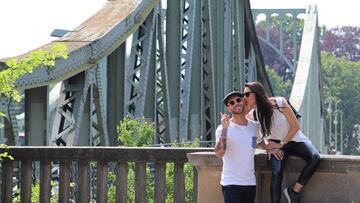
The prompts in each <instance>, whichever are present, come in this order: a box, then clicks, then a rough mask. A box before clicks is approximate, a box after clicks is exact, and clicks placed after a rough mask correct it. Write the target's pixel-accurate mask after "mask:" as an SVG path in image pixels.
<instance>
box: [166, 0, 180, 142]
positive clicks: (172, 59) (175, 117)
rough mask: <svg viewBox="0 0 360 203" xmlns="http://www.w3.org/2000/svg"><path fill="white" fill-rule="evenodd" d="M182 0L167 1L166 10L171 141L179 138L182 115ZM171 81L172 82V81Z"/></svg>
mask: <svg viewBox="0 0 360 203" xmlns="http://www.w3.org/2000/svg"><path fill="white" fill-rule="evenodd" d="M180 25H181V18H180V1H179V0H176V1H172V0H168V1H167V12H166V61H167V73H168V80H169V83H168V85H169V86H168V90H167V91H168V95H169V97H168V102H169V106H170V108H169V112H168V113H169V117H170V120H169V124H170V137H171V139H170V140H171V141H174V140H178V139H179V132H178V129H179V128H178V125H179V116H180V50H181V34H180V33H181V32H180V30H181V28H180ZM170 81H171V82H170Z"/></svg>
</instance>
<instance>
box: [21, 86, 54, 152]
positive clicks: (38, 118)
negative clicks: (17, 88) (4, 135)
mask: <svg viewBox="0 0 360 203" xmlns="http://www.w3.org/2000/svg"><path fill="white" fill-rule="evenodd" d="M48 103H49V99H48V86H44V87H38V88H32V89H27V90H25V135H26V136H25V145H27V146H46V145H47V144H48V141H49V140H48V126H47V120H48V115H49V112H48V106H49V105H48Z"/></svg>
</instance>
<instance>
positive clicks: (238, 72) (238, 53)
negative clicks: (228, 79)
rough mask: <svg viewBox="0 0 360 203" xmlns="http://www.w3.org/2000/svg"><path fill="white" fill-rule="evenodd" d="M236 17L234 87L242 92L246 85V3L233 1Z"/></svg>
mask: <svg viewBox="0 0 360 203" xmlns="http://www.w3.org/2000/svg"><path fill="white" fill-rule="evenodd" d="M233 4H234V5H233V7H232V8H233V15H234V87H235V88H236V89H238V90H241V89H242V87H244V85H245V24H244V22H245V19H244V2H243V1H233Z"/></svg>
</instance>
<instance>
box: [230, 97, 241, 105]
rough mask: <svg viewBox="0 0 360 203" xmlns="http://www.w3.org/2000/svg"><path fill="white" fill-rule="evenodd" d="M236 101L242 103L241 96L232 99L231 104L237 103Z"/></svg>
mask: <svg viewBox="0 0 360 203" xmlns="http://www.w3.org/2000/svg"><path fill="white" fill-rule="evenodd" d="M235 102H236V103H240V102H241V98H240V97H238V98H236V99H235V100H231V101H229V104H230V105H231V106H232V105H234V104H235Z"/></svg>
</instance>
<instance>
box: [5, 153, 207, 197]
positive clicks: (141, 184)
mask: <svg viewBox="0 0 360 203" xmlns="http://www.w3.org/2000/svg"><path fill="white" fill-rule="evenodd" d="M4 151H7V152H8V153H9V154H10V155H11V156H13V157H14V161H10V160H5V161H3V162H2V163H1V164H2V184H1V189H2V190H1V191H2V192H1V202H11V201H12V194H13V177H14V167H15V163H18V162H20V163H21V164H20V165H21V169H20V179H19V180H20V183H19V184H20V198H21V201H22V202H31V194H32V193H31V184H32V173H33V168H32V165H33V164H32V162H34V161H40V202H49V201H50V194H51V193H50V192H51V185H50V181H51V179H52V177H51V171H52V164H51V163H52V162H53V161H56V162H59V166H60V174H59V202H68V201H69V199H70V190H71V188H70V182H71V180H70V175H71V171H72V170H71V163H72V162H74V161H75V162H78V165H79V168H78V173H77V176H78V178H77V180H76V183H75V185H76V186H77V187H78V196H77V202H88V201H89V192H88V188H89V168H90V166H89V165H90V163H91V162H96V163H97V167H96V174H97V175H96V176H97V179H96V185H97V187H96V190H97V195H96V196H97V202H107V200H108V170H109V169H108V164H109V163H110V162H115V163H116V169H115V174H116V183H115V185H116V188H117V189H116V198H117V199H116V201H117V202H127V195H126V194H127V184H128V183H127V173H128V172H127V171H128V162H135V201H136V202H146V191H145V190H146V184H145V183H146V176H147V174H146V163H149V162H150V163H154V171H155V178H154V191H155V192H154V199H155V202H165V198H166V192H164V191H166V181H165V180H166V163H169V162H171V163H174V201H175V202H185V175H184V171H183V169H184V163H186V162H188V159H187V157H186V154H188V153H192V152H199V151H213V148H175V147H174V148H162V147H42V146H28V147H9V148H8V149H4V148H2V149H0V153H2V152H4ZM195 176H196V173H195ZM194 178H197V177H194ZM194 180H195V179H194ZM194 186H195V187H194V190H195V191H196V184H194ZM194 195H196V193H194Z"/></svg>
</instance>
